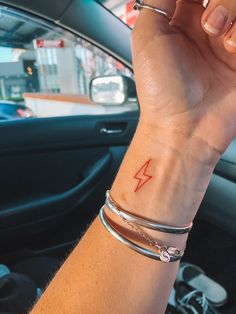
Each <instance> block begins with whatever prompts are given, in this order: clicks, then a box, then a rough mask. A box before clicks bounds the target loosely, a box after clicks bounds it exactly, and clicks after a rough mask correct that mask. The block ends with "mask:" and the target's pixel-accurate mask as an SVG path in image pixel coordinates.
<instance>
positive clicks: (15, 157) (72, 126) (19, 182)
mask: <svg viewBox="0 0 236 314" xmlns="http://www.w3.org/2000/svg"><path fill="white" fill-rule="evenodd" d="M137 120H138V112H130V113H125V114H118V115H117V114H116V115H101V116H80V117H68V118H56V119H55V118H49V119H32V120H28V121H24V122H23V123H21V121H20V123H19V122H6V123H2V124H1V126H0V128H1V132H0V143H1V144H0V169H1V176H0V198H1V206H0V229H1V232H0V233H1V235H2V238H3V237H4V234H5V235H6V234H9V231H11V232H12V230H13V229H14V235H15V236H16V235H18V234H21V236H22V230H24V233H25V234H26V235H27V237H29V236H30V235H32V234H35V233H36V232H38V231H40V230H41V231H42V230H44V232H45V230H47V229H50V226H52V224H54V223H55V222H56V221H57V220H58V218H59V217H61V216H63V215H65V214H66V213H68V212H69V211H73V210H76V211H79V210H80V207H81V203H88V202H90V201H91V200H90V198H91V195H92V194H93V192H94V189H98V186H99V189H100V190H102V191H103V193H102V194H103V195H104V191H105V189H106V188H108V186H109V185H110V184H111V182H112V179H113V177H114V174H115V172H116V170H117V168H118V166H119V163H120V161H121V159H122V157H123V155H124V153H125V151H126V149H127V146H128V144H129V143H130V140H131V138H132V136H133V133H134V131H135V128H136V124H137ZM104 128H106V129H107V130H120V131H121V132H119V133H111V134H107V133H103V132H101V129H104ZM6 134H7V136H6ZM16 134H17V136H16ZM13 191H14V193H12V192H13ZM92 198H93V196H92ZM93 204H94V205H93V206H94V207H96V210H98V208H99V204H96V201H95V200H93ZM95 205H96V206H95ZM26 230H27V232H26ZM0 242H1V241H0ZM2 244H4V243H2Z"/></svg>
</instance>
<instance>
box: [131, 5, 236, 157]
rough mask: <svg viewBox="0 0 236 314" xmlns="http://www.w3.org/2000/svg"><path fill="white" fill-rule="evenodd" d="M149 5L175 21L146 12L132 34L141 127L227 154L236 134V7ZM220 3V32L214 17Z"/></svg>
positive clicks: (146, 10)
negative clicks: (187, 138) (186, 138)
mask: <svg viewBox="0 0 236 314" xmlns="http://www.w3.org/2000/svg"><path fill="white" fill-rule="evenodd" d="M145 3H146V4H150V5H152V6H155V7H158V8H160V9H162V10H164V11H166V12H168V13H169V14H170V15H171V16H172V15H173V18H172V20H171V22H170V24H169V21H168V20H167V19H166V18H165V17H163V16H161V15H160V14H158V13H155V12H153V11H151V10H148V9H142V10H141V12H140V16H139V17H138V21H137V23H136V25H135V28H134V31H133V38H132V39H133V47H132V48H133V63H134V72H135V78H136V85H137V90H138V96H139V100H140V106H141V122H142V123H143V124H145V125H146V126H148V127H150V128H151V130H152V136H153V137H155V132H156V134H157V132H159V133H161V132H164V133H165V134H166V133H169V134H173V133H174V134H175V135H176V134H181V135H183V134H184V135H186V136H191V137H196V138H198V139H200V140H201V141H204V143H207V145H208V146H209V147H211V148H212V150H214V151H215V152H216V153H222V152H223V151H224V150H225V149H226V148H227V146H228V145H229V143H230V141H231V140H232V139H233V137H234V136H235V134H236V55H234V54H233V53H234V52H236V45H234V40H235V42H236V25H235V24H233V25H232V26H231V22H233V20H234V19H235V16H236V2H235V1H234V0H224V2H223V4H222V1H221V2H220V1H213V0H212V1H211V3H210V4H209V6H208V7H207V9H206V10H205V8H204V7H203V5H202V4H201V3H197V2H192V1H190V0H180V1H178V2H177V5H176V1H175V0H160V1H156V0H146V1H145ZM221 4H222V5H223V7H222V6H221V7H220V10H223V14H225V15H227V18H226V19H225V21H224V26H223V27H222V28H221V29H220V30H219V28H220V26H219V24H220V23H221V24H222V20H220V18H219V16H218V19H217V17H215V19H214V18H213V17H214V16H213V17H212V15H211V13H212V12H213V10H214V8H217V10H219V5H221ZM214 22H215V24H214ZM217 25H218V26H217ZM210 26H211V27H210ZM230 26H231V27H230ZM216 29H218V33H217V31H216ZM204 30H205V31H204ZM227 31H228V32H227Z"/></svg>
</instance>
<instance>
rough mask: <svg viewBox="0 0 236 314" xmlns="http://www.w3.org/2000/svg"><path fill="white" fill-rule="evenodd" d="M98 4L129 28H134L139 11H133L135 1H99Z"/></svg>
mask: <svg viewBox="0 0 236 314" xmlns="http://www.w3.org/2000/svg"><path fill="white" fill-rule="evenodd" d="M98 2H99V3H101V4H102V5H103V6H104V7H106V8H107V9H108V10H110V11H111V12H112V13H113V14H114V15H116V16H117V17H118V18H119V19H121V20H122V21H123V22H124V23H125V24H127V25H128V26H129V27H131V28H132V27H133V26H134V24H135V21H136V18H137V15H138V11H135V10H133V6H134V0H98Z"/></svg>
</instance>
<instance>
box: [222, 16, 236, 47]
mask: <svg viewBox="0 0 236 314" xmlns="http://www.w3.org/2000/svg"><path fill="white" fill-rule="evenodd" d="M224 45H225V49H226V50H228V51H229V52H231V53H236V22H234V23H233V25H232V27H231V29H230V30H229V32H228V33H227V34H226V36H225V38H224Z"/></svg>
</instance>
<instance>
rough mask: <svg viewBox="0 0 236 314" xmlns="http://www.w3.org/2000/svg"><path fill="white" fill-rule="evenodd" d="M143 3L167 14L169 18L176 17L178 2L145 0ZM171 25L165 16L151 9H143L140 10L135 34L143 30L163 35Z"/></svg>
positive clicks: (173, 0)
mask: <svg viewBox="0 0 236 314" xmlns="http://www.w3.org/2000/svg"><path fill="white" fill-rule="evenodd" d="M139 2H140V1H139ZM143 2H144V4H145V5H147V6H152V7H153V8H157V9H159V10H161V11H163V12H165V13H166V14H167V15H168V16H169V17H172V16H173V15H174V12H175V8H176V0H159V1H156V0H145V1H143ZM169 23H170V20H169V19H168V18H167V17H165V16H164V15H163V14H161V13H158V12H155V11H154V10H151V9H150V8H149V9H148V8H143V9H141V10H140V14H139V17H138V19H137V22H136V24H135V27H134V32H136V30H138V32H140V31H141V30H140V28H142V30H143V32H145V30H146V31H147V32H149V31H155V32H156V33H163V32H166V30H167V29H169ZM143 32H142V33H143Z"/></svg>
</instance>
